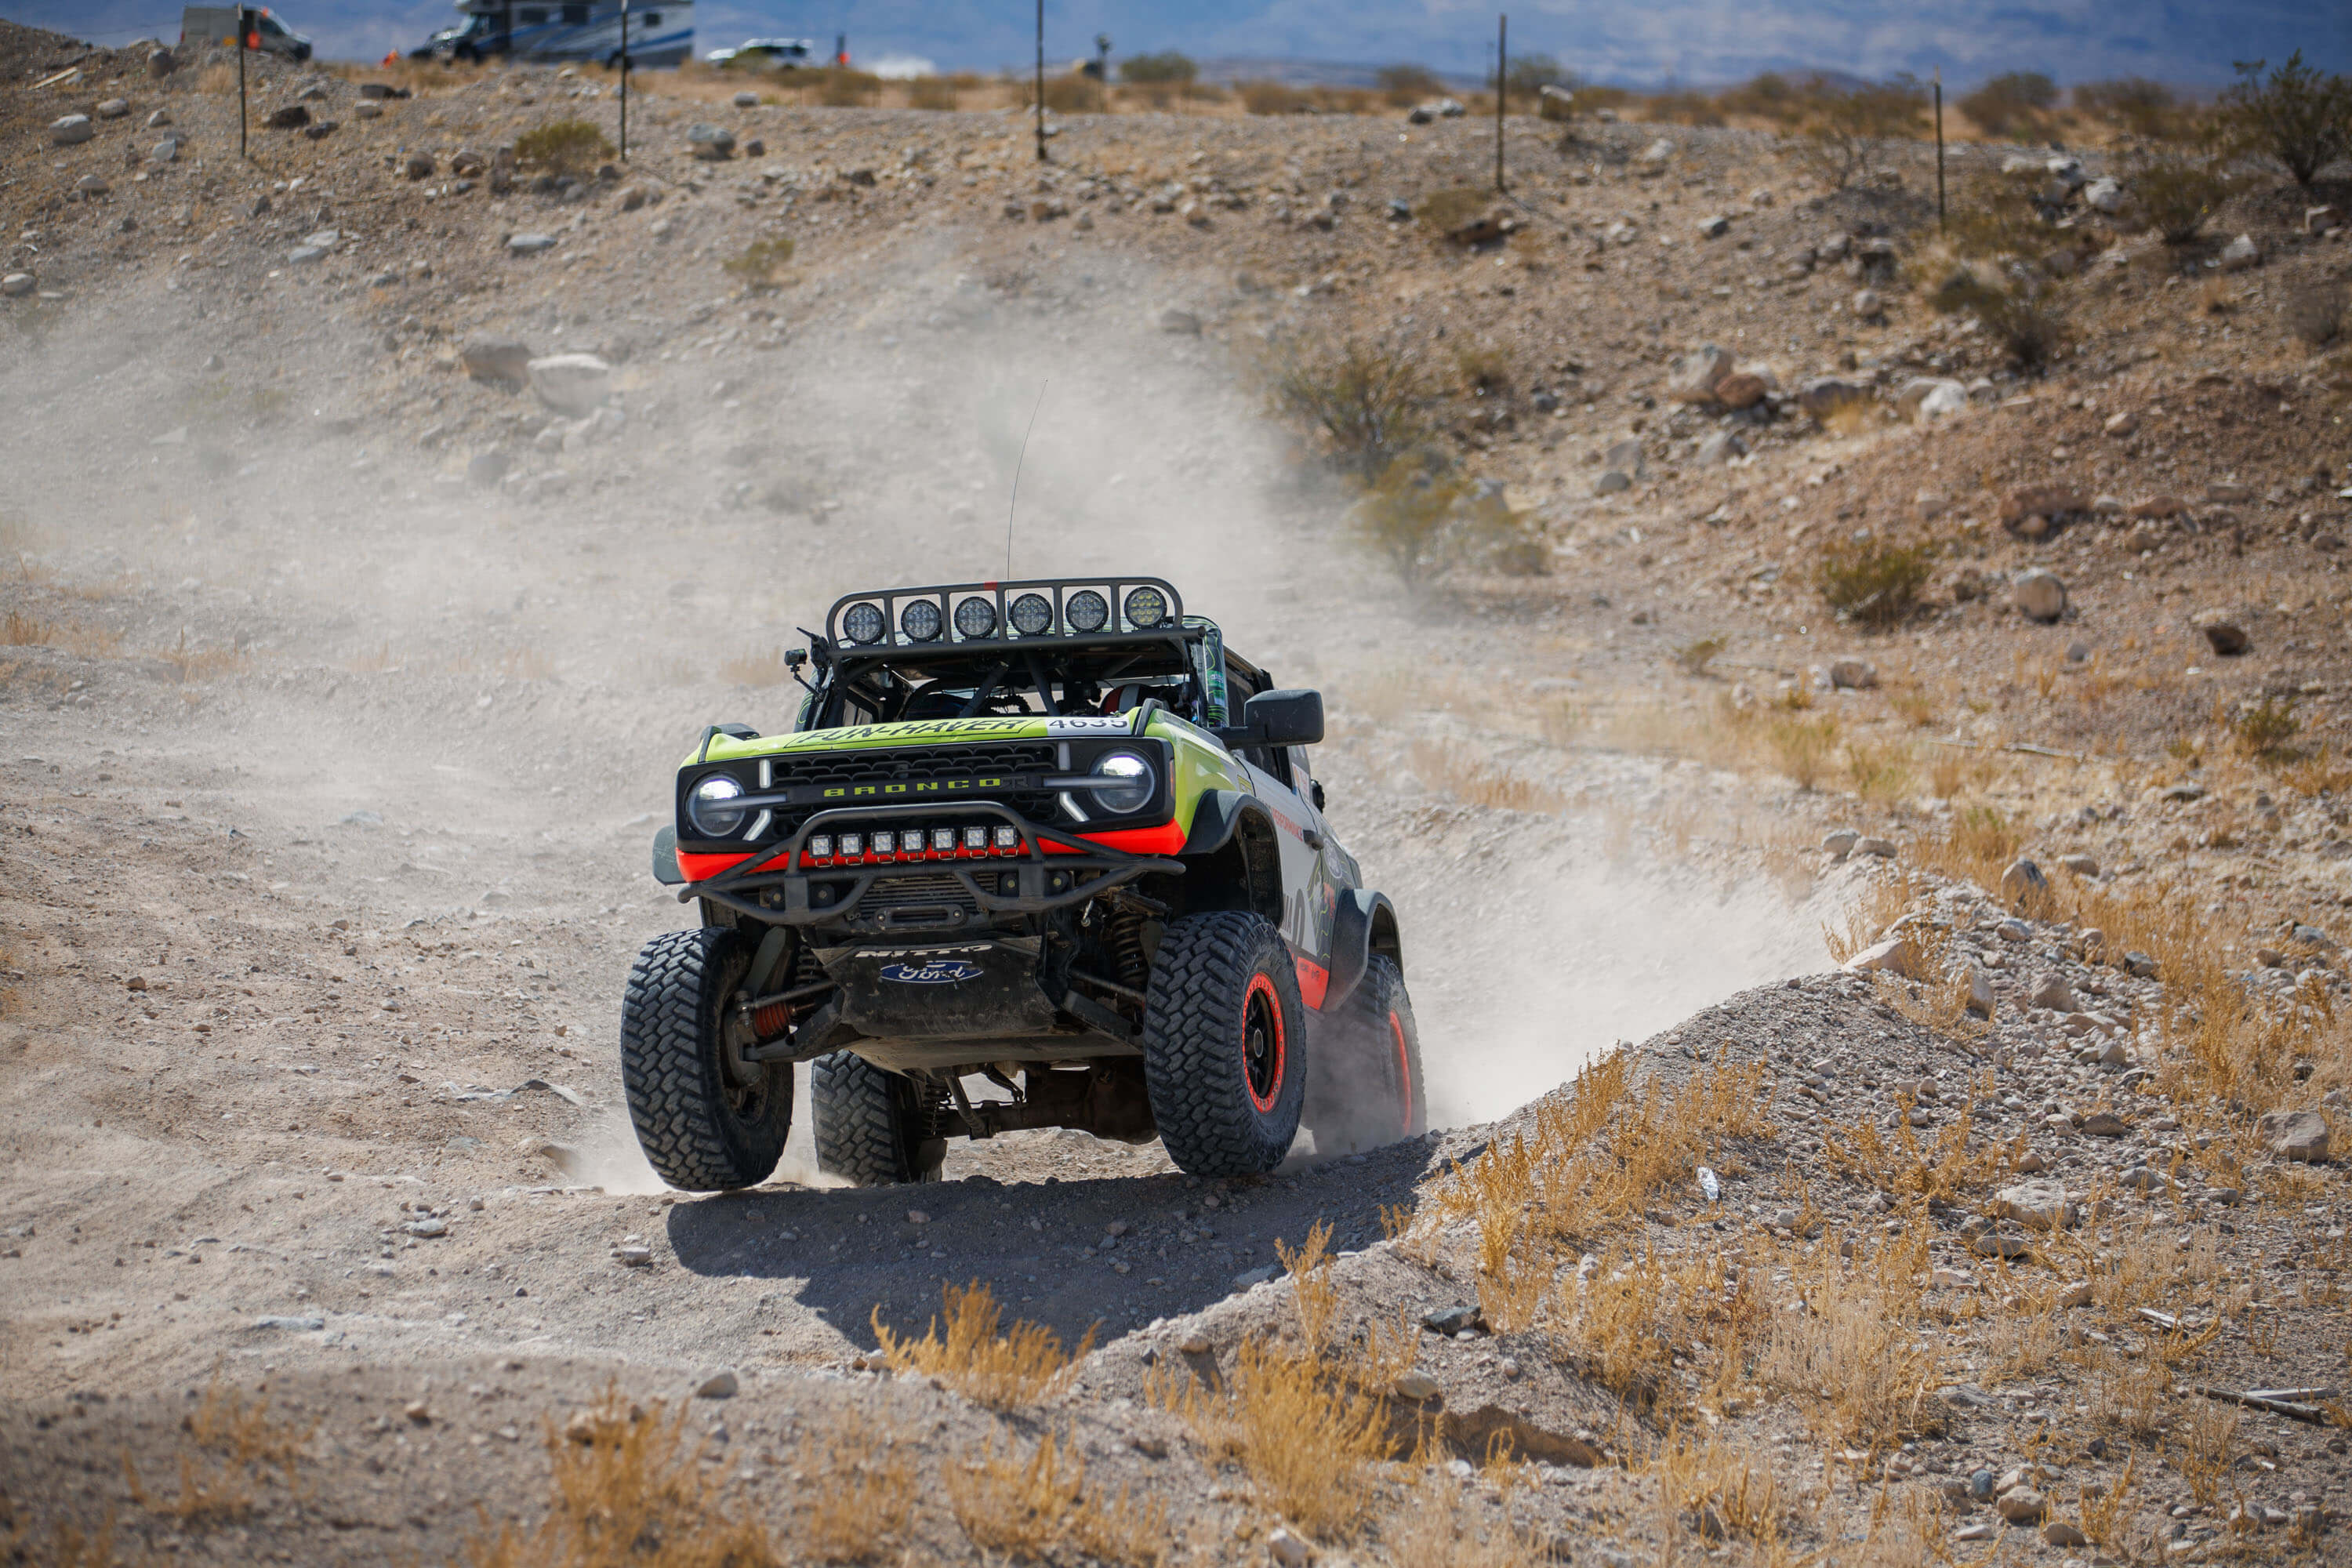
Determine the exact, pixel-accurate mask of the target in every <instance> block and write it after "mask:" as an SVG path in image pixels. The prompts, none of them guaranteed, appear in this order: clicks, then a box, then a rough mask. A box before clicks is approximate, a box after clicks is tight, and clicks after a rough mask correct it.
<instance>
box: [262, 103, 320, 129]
mask: <svg viewBox="0 0 2352 1568" xmlns="http://www.w3.org/2000/svg"><path fill="white" fill-rule="evenodd" d="M262 123H264V124H266V125H268V127H269V128H270V129H271V130H272V131H299V130H301V129H302V127H304V126H305V125H308V124H310V108H309V106H307V105H305V104H299V103H289V104H285V105H282V106H281V107H279V108H278V109H276V110H272V111H271V112H270V116H269V118H268V120H266V121H263V122H262Z"/></svg>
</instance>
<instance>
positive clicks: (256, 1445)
mask: <svg viewBox="0 0 2352 1568" xmlns="http://www.w3.org/2000/svg"><path fill="white" fill-rule="evenodd" d="M180 1430H181V1431H182V1432H183V1433H184V1434H185V1435H186V1436H187V1439H188V1441H187V1443H186V1444H185V1445H184V1446H183V1447H181V1449H180V1451H179V1461H180V1492H179V1495H178V1496H177V1497H173V1498H168V1499H164V1498H150V1497H149V1496H148V1494H147V1489H146V1487H145V1486H144V1485H143V1484H142V1481H141V1479H140V1476H139V1470H138V1468H137V1467H136V1466H135V1465H133V1464H132V1463H131V1456H130V1454H129V1453H128V1452H127V1451H126V1452H125V1453H124V1454H123V1456H122V1477H123V1480H124V1482H125V1483H126V1484H127V1485H128V1487H129V1489H130V1492H131V1500H132V1501H133V1502H135V1503H137V1504H138V1505H139V1506H140V1507H142V1508H143V1509H148V1510H152V1511H153V1512H156V1513H163V1514H169V1515H171V1516H172V1517H173V1518H174V1519H177V1520H181V1521H186V1522H196V1521H223V1520H231V1519H241V1518H243V1517H244V1516H245V1515H246V1514H247V1513H249V1512H251V1511H252V1510H253V1505H254V1500H255V1499H254V1489H255V1488H256V1487H257V1485H258V1484H259V1483H260V1482H261V1481H262V1480H263V1479H266V1478H267V1477H268V1476H269V1475H270V1474H271V1473H272V1472H276V1473H278V1474H280V1475H282V1476H283V1477H284V1478H285V1485H286V1489H287V1490H289V1492H293V1493H295V1494H297V1495H298V1496H299V1493H300V1490H301V1476H300V1466H301V1462H302V1460H303V1458H304V1457H305V1456H304V1454H303V1450H304V1449H305V1448H307V1447H309V1446H310V1435H311V1434H312V1433H313V1432H315V1431H317V1430H318V1426H317V1423H315V1422H314V1423H312V1424H311V1425H310V1426H306V1427H303V1428H302V1429H301V1430H299V1431H297V1430H295V1428H294V1427H292V1426H289V1425H288V1424H286V1423H284V1422H280V1421H277V1420H274V1419H272V1418H271V1416H270V1414H269V1401H268V1399H267V1398H255V1399H251V1400H248V1399H247V1398H246V1396H245V1395H244V1394H240V1393H238V1392H237V1391H236V1390H235V1389H233V1388H224V1387H223V1386H222V1385H221V1384H220V1382H219V1380H218V1379H217V1378H215V1380H214V1381H213V1383H212V1384H210V1386H208V1387H206V1388H205V1395H204V1399H203V1401H202V1403H200V1404H199V1405H197V1406H196V1408H195V1409H194V1410H193V1411H191V1412H189V1413H188V1414H187V1415H184V1416H183V1417H181V1419H180Z"/></svg>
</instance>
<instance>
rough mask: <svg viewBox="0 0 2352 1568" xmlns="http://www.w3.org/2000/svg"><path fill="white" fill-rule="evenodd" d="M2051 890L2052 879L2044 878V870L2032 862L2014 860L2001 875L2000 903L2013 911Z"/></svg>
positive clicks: (2020, 859)
mask: <svg viewBox="0 0 2352 1568" xmlns="http://www.w3.org/2000/svg"><path fill="white" fill-rule="evenodd" d="M2049 890H2050V879H2049V878H2047V877H2045V876H2043V875H2042V868H2041V867H2039V866H2037V865H2035V864H2034V863H2033V862H2032V861H2031V860H2027V859H2023V858H2019V859H2016V860H2012V861H2011V862H2010V863H2009V868H2008V869H2007V870H2005V871H2003V872H2002V873H2001V874H2000V901H2001V902H2002V903H2004V904H2007V905H2008V906H2009V907H2010V908H2011V909H2015V908H2017V907H2018V906H2019V905H2020V904H2022V903H2023V902H2025V901H2026V900H2028V899H2031V898H2033V897H2035V896H2037V895H2039V894H2042V893H2046V892H2048V891H2049Z"/></svg>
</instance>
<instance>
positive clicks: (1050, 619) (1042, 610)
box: [1013, 594, 1054, 637]
mask: <svg viewBox="0 0 2352 1568" xmlns="http://www.w3.org/2000/svg"><path fill="white" fill-rule="evenodd" d="M1053 629H1054V602H1053V601H1052V600H1051V599H1048V598H1047V597H1045V595H1043V594H1024V595H1021V596H1020V597H1019V598H1017V599H1015V600H1013V630H1014V631H1016V632H1019V633H1020V634H1021V635H1022V636H1023V637H1036V636H1038V635H1039V634H1040V633H1043V632H1050V631H1052V630H1053Z"/></svg>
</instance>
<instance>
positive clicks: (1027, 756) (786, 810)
mask: <svg viewBox="0 0 2352 1568" xmlns="http://www.w3.org/2000/svg"><path fill="white" fill-rule="evenodd" d="M1057 760H1058V759H1057V758H1056V757H1055V746H1054V742H1051V741H1031V742H1004V743H1002V744H997V745H977V746H900V747H892V748H890V749H888V750H883V751H872V752H787V753H785V754H784V755H782V756H779V757H776V758H774V759H773V761H772V772H771V773H770V775H769V781H768V784H767V785H766V787H769V788H773V789H779V790H784V789H791V790H799V789H803V788H815V789H820V790H824V791H825V792H826V795H827V797H826V798H822V799H818V800H815V801H813V802H811V803H810V804H808V805H788V806H782V807H779V808H778V809H777V810H776V812H775V815H774V819H773V821H772V823H771V824H770V826H769V828H768V830H767V831H766V832H765V833H763V834H761V836H760V837H761V841H762V842H765V841H768V840H782V839H786V838H790V837H792V836H793V834H795V833H797V832H799V831H800V827H801V824H803V823H804V822H806V821H807V820H808V819H809V818H810V817H811V816H814V815H815V814H816V813H817V812H819V811H824V810H828V809H832V808H835V807H839V806H855V805H908V804H917V803H919V804H924V805H952V804H953V803H954V802H955V801H957V800H958V799H960V798H961V799H985V800H995V801H1002V802H1003V803H1004V804H1005V805H1009V806H1011V807H1012V808H1013V810H1014V811H1016V812H1019V813H1020V814H1021V815H1022V816H1025V817H1027V818H1029V819H1030V820H1032V821H1035V822H1046V821H1051V820H1053V816H1054V805H1055V800H1054V792H1053V791H1051V790H1041V789H1016V790H1007V789H1002V788H997V789H992V788H989V787H988V784H987V781H988V780H990V779H994V778H1039V777H1043V776H1045V775H1046V774H1048V773H1054V772H1055V765H1056V763H1057ZM834 791H839V792H841V793H839V794H834V793H832V792H834Z"/></svg>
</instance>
